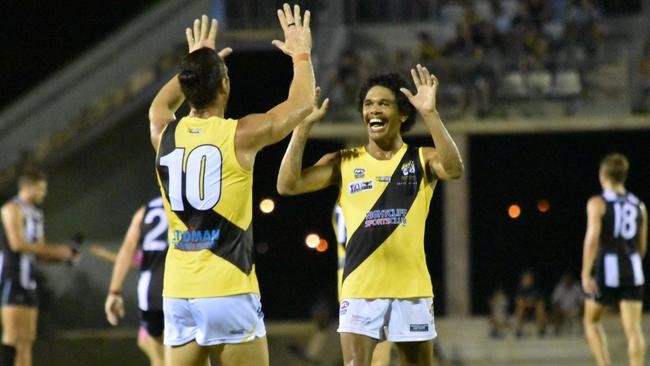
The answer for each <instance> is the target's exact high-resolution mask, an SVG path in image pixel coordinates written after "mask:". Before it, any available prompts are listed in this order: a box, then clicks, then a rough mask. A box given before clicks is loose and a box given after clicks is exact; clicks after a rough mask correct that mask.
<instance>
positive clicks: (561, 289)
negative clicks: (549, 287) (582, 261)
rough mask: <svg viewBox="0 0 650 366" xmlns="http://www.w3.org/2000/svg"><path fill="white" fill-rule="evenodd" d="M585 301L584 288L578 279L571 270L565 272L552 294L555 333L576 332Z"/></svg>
mask: <svg viewBox="0 0 650 366" xmlns="http://www.w3.org/2000/svg"><path fill="white" fill-rule="evenodd" d="M583 301H584V298H583V295H582V289H581V288H580V284H579V283H578V281H576V279H575V277H574V276H573V275H572V274H571V273H569V272H567V273H565V274H563V275H562V278H561V279H560V282H559V283H558V284H557V285H556V286H555V289H554V290H553V295H551V304H552V305H553V317H552V319H553V325H554V326H555V329H554V330H555V335H560V334H562V333H564V332H566V333H569V334H571V333H574V331H575V329H576V324H578V322H579V320H580V310H581V309H582V303H583Z"/></svg>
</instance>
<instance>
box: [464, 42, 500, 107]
mask: <svg viewBox="0 0 650 366" xmlns="http://www.w3.org/2000/svg"><path fill="white" fill-rule="evenodd" d="M474 61H475V65H474V67H473V68H472V70H471V71H470V78H471V83H472V85H471V86H470V98H471V99H472V100H473V101H474V105H475V107H476V115H477V116H478V117H479V118H483V117H487V116H488V115H489V113H490V112H491V110H492V103H493V102H492V99H493V96H494V93H495V89H496V73H495V71H494V69H493V68H492V66H490V64H488V63H487V62H486V60H485V54H484V51H483V49H482V48H477V49H476V51H474Z"/></svg>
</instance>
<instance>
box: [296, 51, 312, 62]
mask: <svg viewBox="0 0 650 366" xmlns="http://www.w3.org/2000/svg"><path fill="white" fill-rule="evenodd" d="M292 59H293V63H294V64H296V63H298V62H301V61H309V59H310V55H309V53H308V52H303V53H298V54H296V55H293V57H292Z"/></svg>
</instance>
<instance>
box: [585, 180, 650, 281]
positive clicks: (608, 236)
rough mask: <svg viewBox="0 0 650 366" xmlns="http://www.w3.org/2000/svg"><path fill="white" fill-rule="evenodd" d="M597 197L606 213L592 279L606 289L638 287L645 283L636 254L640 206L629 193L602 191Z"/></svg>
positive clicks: (639, 226) (640, 221) (641, 219)
mask: <svg viewBox="0 0 650 366" xmlns="http://www.w3.org/2000/svg"><path fill="white" fill-rule="evenodd" d="M601 197H602V198H603V200H604V201H605V204H606V209H605V214H604V215H603V217H602V225H601V232H600V243H599V244H600V245H599V252H598V257H597V260H596V263H595V268H594V269H595V274H596V279H597V281H598V283H599V285H601V286H602V285H604V286H606V287H614V288H617V287H634V286H641V285H643V284H644V282H645V278H644V274H643V267H642V263H641V262H642V258H641V255H640V253H639V238H640V231H641V225H642V223H643V217H642V214H641V205H642V202H641V201H640V200H639V199H638V198H637V197H636V196H635V195H633V194H632V193H629V192H628V193H625V194H618V193H616V192H614V191H610V190H606V191H604V192H603V193H602V195H601Z"/></svg>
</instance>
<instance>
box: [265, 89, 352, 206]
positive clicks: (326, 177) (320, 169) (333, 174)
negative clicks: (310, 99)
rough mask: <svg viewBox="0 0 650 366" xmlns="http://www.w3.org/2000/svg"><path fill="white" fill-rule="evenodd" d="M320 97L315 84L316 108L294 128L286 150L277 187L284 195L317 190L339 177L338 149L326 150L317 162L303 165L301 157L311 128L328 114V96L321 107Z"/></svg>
mask: <svg viewBox="0 0 650 366" xmlns="http://www.w3.org/2000/svg"><path fill="white" fill-rule="evenodd" d="M319 99H320V88H316V92H315V99H314V110H313V111H312V112H311V113H310V114H309V116H307V118H305V120H304V121H303V122H302V123H301V124H300V125H298V127H296V129H295V130H294V131H293V135H292V136H291V141H290V142H289V146H288V147H287V151H286V152H285V153H284V157H283V158H282V163H281V164H280V172H279V173H278V182H277V189H278V192H279V193H280V194H281V195H283V196H291V195H296V194H301V193H307V192H313V191H317V190H320V189H323V188H325V187H327V186H329V185H331V184H333V183H335V182H337V181H338V175H339V164H340V155H339V153H338V152H336V153H331V154H327V155H325V156H323V157H322V158H321V159H320V160H319V161H318V162H317V163H316V164H315V165H314V166H312V167H309V168H307V169H304V170H303V169H302V157H303V154H304V152H305V144H306V143H307V138H308V137H309V131H311V128H312V127H313V125H314V124H315V123H316V122H318V121H320V120H321V119H322V118H323V116H325V112H326V111H327V108H328V107H329V99H325V101H324V102H323V104H321V106H320V107H318V102H319Z"/></svg>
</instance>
